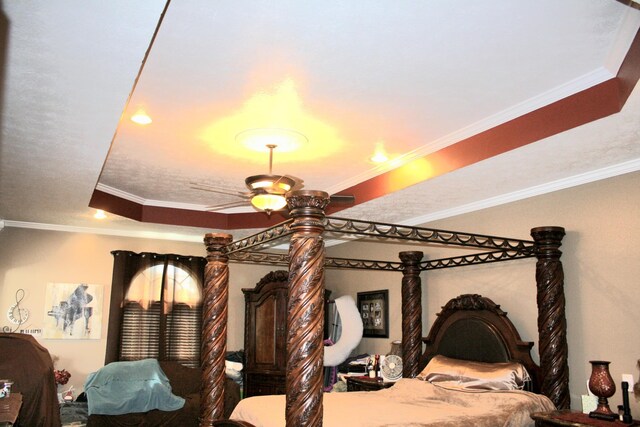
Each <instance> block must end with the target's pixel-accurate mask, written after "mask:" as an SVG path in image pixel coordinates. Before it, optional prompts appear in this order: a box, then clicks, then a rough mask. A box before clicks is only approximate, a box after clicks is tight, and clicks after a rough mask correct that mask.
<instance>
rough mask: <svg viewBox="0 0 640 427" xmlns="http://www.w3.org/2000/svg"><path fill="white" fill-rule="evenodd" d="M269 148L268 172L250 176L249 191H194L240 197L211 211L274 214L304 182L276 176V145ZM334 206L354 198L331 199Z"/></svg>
mask: <svg viewBox="0 0 640 427" xmlns="http://www.w3.org/2000/svg"><path fill="white" fill-rule="evenodd" d="M266 147H267V148H268V149H269V173H268V174H261V175H252V176H249V177H247V178H246V179H245V180H244V182H245V185H246V186H247V189H248V190H249V191H247V192H241V191H234V190H227V189H222V188H217V187H214V186H212V185H208V184H201V183H195V182H192V183H191V188H195V189H198V190H204V191H210V192H212V193H218V194H226V195H230V196H236V197H239V198H240V199H241V200H237V201H234V202H228V203H221V204H217V205H212V206H207V208H206V210H207V211H209V212H215V211H220V210H223V209H228V208H233V207H239V206H246V205H251V206H253V207H254V208H256V209H258V210H260V211H264V212H266V213H267V214H270V213H271V212H273V211H278V210H281V209H283V208H284V207H285V206H286V205H287V202H286V199H285V195H286V194H287V192H288V191H290V190H291V189H293V188H296V189H300V188H302V186H303V182H302V180H300V179H297V178H294V177H292V176H289V175H274V174H273V172H272V170H273V150H274V149H275V148H276V147H277V145H276V144H267V146H266ZM330 200H331V203H349V204H353V202H354V201H355V197H354V196H352V195H338V194H334V195H331V196H330Z"/></svg>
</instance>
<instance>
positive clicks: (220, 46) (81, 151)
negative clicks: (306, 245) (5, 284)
mask: <svg viewBox="0 0 640 427" xmlns="http://www.w3.org/2000/svg"><path fill="white" fill-rule="evenodd" d="M165 7H166V9H165ZM3 11H4V15H5V18H6V25H5V41H4V46H5V55H4V67H3V71H4V76H3V83H4V84H3V88H4V90H3V100H4V101H3V105H2V140H0V154H1V156H0V166H1V170H0V195H1V200H0V219H3V220H4V222H5V224H7V225H9V226H26V227H38V228H53V229H60V228H63V229H64V228H66V229H79V227H87V228H88V229H90V230H91V231H96V230H97V231H99V232H107V233H116V234H118V233H120V234H127V233H129V234H132V233H133V234H135V233H138V234H137V235H140V233H147V234H146V235H153V236H158V234H151V233H163V235H164V236H165V237H167V236H168V237H169V238H188V239H191V238H193V239H199V238H201V236H202V233H203V232H205V231H211V230H212V229H217V228H220V229H222V228H226V227H223V226H220V224H223V223H224V221H222V220H218V219H219V218H224V217H225V214H218V215H217V216H215V215H214V214H210V213H204V212H203V209H204V208H205V207H206V206H208V205H212V204H217V203H224V202H228V201H233V200H235V199H234V198H233V197H232V196H224V195H219V194H214V193H209V192H204V191H201V190H196V189H193V188H191V187H192V186H191V185H190V182H194V181H195V182H200V183H206V184H211V185H216V186H223V187H225V188H229V189H232V190H238V191H243V190H244V185H243V181H244V178H245V177H246V176H248V175H255V174H258V173H265V172H267V161H268V155H267V154H266V153H264V152H263V153H255V152H251V151H248V150H245V149H244V148H243V147H242V146H241V145H239V144H238V141H237V140H236V135H237V134H238V133H241V132H242V131H244V130H246V129H251V128H265V127H267V128H285V129H293V130H296V131H298V132H301V133H302V134H304V135H305V136H306V137H307V139H308V142H307V143H306V144H304V145H303V146H302V147H301V148H300V149H298V150H297V151H295V152H292V153H284V152H278V150H277V149H276V153H275V158H274V159H275V162H274V172H275V173H281V174H288V175H292V176H296V177H299V178H301V179H302V180H303V181H304V186H305V188H307V189H318V190H325V191H328V192H330V193H335V192H340V191H346V192H354V194H355V192H357V191H360V193H357V194H358V196H357V197H356V203H357V204H356V205H355V206H354V207H351V208H349V209H346V210H345V211H342V212H340V215H341V216H353V217H357V218H361V219H368V220H375V221H386V222H404V223H411V224H420V223H423V222H426V221H429V220H432V219H435V218H438V217H442V216H446V215H451V214H455V213H459V212H464V211H468V210H473V209H478V208H481V207H485V206H490V205H492V204H498V203H503V202H505V201H509V200H516V199H518V198H522V197H528V196H531V195H535V194H540V193H542V192H545V191H553V190H555V189H559V188H565V187H568V186H572V185H577V184H580V183H583V182H588V181H590V180H597V179H602V178H605V177H608V176H612V175H615V174H618V173H624V172H629V171H633V170H637V169H638V168H639V163H640V144H639V143H638V141H639V135H638V133H639V132H640V122H639V119H638V117H640V114H639V113H640V93H639V92H638V90H637V89H636V90H635V91H634V92H633V93H632V94H631V96H630V97H629V100H628V101H627V102H626V104H624V106H623V108H622V109H621V111H620V112H619V113H617V114H614V115H611V116H608V117H605V118H600V117H604V116H607V115H608V114H611V113H612V112H615V111H612V112H609V111H608V110H607V111H605V110H603V111H605V112H599V113H597V114H596V113H594V114H593V117H592V118H589V117H588V116H589V114H587V113H585V114H584V116H585V118H583V119H581V121H580V122H579V123H575V124H572V123H570V122H571V117H574V116H577V115H578V114H574V111H573V110H574V108H577V109H580V108H582V107H583V106H584V103H582V104H581V103H578V104H579V105H577V106H573V105H572V104H571V103H564V104H561V107H559V108H561V110H560V111H562V115H563V118H562V122H563V123H564V124H563V125H562V126H561V125H558V124H555V125H554V126H555V128H553V130H551V131H549V135H552V134H554V133H557V134H556V135H553V136H549V137H548V135H546V134H545V133H544V132H541V135H542V137H540V138H532V139H531V140H527V141H523V142H517V143H513V147H511V146H509V143H510V141H503V140H500V141H498V140H497V139H496V140H489V142H482V144H481V143H474V144H475V145H474V147H475V148H474V149H475V150H476V151H478V152H484V151H486V152H487V154H479V155H478V157H477V159H478V160H474V161H470V162H466V163H465V162H462V161H459V160H458V159H454V158H447V159H446V163H448V165H447V166H446V167H444V166H439V167H435V166H433V165H431V166H432V167H433V169H434V170H435V169H437V170H442V171H441V172H438V173H436V172H433V173H430V172H424V171H420V172H419V173H416V174H415V175H414V176H413V177H409V178H407V179H406V180H401V179H398V178H397V177H398V176H401V175H402V172H401V171H402V167H400V166H402V165H405V166H404V168H405V170H411V168H410V167H411V165H419V164H420V162H427V163H429V162H432V161H433V164H435V160H432V159H434V156H435V155H437V154H438V153H440V152H441V151H442V150H444V149H446V148H447V147H449V148H452V147H454V148H455V147H456V145H457V146H458V147H462V145H461V143H462V142H465V141H467V140H469V139H473V138H475V137H477V136H478V135H481V134H482V133H483V132H491V131H492V130H495V129H504V128H508V127H509V124H510V123H513V122H514V121H515V122H516V123H518V126H520V128H518V127H515V128H514V129H511V130H510V131H509V132H510V133H508V135H510V136H509V137H505V136H503V137H502V138H503V139H505V138H506V139H509V138H514V139H517V138H519V137H520V134H522V135H524V134H525V133H526V132H524V130H523V131H522V132H519V129H521V128H522V129H524V127H525V126H526V127H527V128H528V129H530V128H534V129H535V128H545V126H547V125H548V123H547V122H549V121H552V120H543V121H542V122H541V123H536V122H535V120H539V119H537V118H536V117H538V116H536V114H537V113H538V112H539V111H542V110H544V109H547V110H546V111H552V110H549V109H548V107H549V106H550V105H553V104H554V103H561V102H565V101H566V100H567V99H570V97H571V96H577V95H576V94H580V93H583V92H585V91H591V92H590V93H591V98H588V99H589V100H590V102H592V103H593V104H594V106H593V107H590V108H591V109H585V111H587V112H590V111H593V110H597V109H598V108H599V107H598V106H599V105H604V104H607V102H605V101H604V100H603V101H602V102H598V101H599V98H598V97H599V96H600V95H598V94H599V93H600V92H596V91H593V90H592V88H594V87H598V85H604V84H606V83H607V82H608V81H610V80H611V79H616V76H618V77H619V78H620V76H619V75H618V74H619V70H620V69H621V65H623V60H624V59H625V57H626V58H629V57H630V56H632V53H633V52H629V49H630V46H632V45H631V43H632V41H633V39H634V37H635V36H636V33H637V32H638V28H639V27H640V11H638V10H636V9H632V8H630V7H627V6H625V5H623V4H621V3H619V2H616V1H614V0H589V1H585V0H566V1H563V2H557V1H551V0H544V1H537V2H510V1H507V0H503V1H497V0H496V1H482V2H472V3H471V4H465V5H464V7H461V6H460V5H454V4H453V3H451V2H447V1H437V2H428V3H416V2H400V3H398V2H393V3H392V2H387V1H376V2H367V3H361V2H348V3H347V4H345V2H332V1H323V2H315V1H313V2H294V1H279V2H275V3H274V2H259V1H246V2H242V1H241V2H237V1H236V2H228V1H223V2H216V3H215V7H213V5H212V4H211V2H207V1H204V0H201V1H196V0H192V1H180V2H178V1H174V2H171V3H169V4H165V2H164V1H156V2H153V1H150V2H130V1H124V0H123V1H110V2H104V4H96V3H94V2H92V3H90V4H87V3H86V2H84V1H81V0H77V1H68V0H64V1H63V0H55V1H51V2H38V1H21V2H10V3H6V2H5V3H3ZM154 35H155V37H154ZM638 49H639V48H636V50H638ZM635 56H636V57H640V54H638V53H636V54H635ZM635 79H637V76H636V77H635ZM620 80H621V81H623V80H624V79H622V78H620ZM624 82H626V80H624ZM633 83H635V81H634V82H633ZM625 84H626V86H627V87H632V86H633V84H629V83H628V82H626V83H625ZM621 86H624V85H621ZM580 99H583V98H580ZM140 108H144V109H145V110H146V111H147V112H148V113H149V114H150V115H151V116H152V118H153V123H152V124H151V125H148V126H146V127H140V126H138V125H135V124H133V123H132V122H131V121H129V117H130V116H131V115H132V114H133V113H134V112H135V111H137V110H138V109H140ZM584 108H586V107H584ZM564 116H567V117H569V119H566V118H565V117H564ZM523 117H524V118H526V120H525V119H522V118H523ZM519 118H520V119H522V120H521V121H520V122H518V120H520V119H519ZM593 119H599V120H596V121H592V122H591V120H593ZM519 123H523V125H520V124H519ZM583 123H585V124H583ZM578 125H579V127H577V128H573V127H574V126H578ZM572 128H573V129H572ZM550 129H551V128H550ZM558 132H559V133H558ZM489 135H494V134H489ZM380 143H382V144H383V145H384V147H385V149H386V150H387V152H388V153H389V154H390V155H391V156H392V160H393V161H392V162H389V163H388V164H385V165H381V166H375V165H373V164H372V163H371V162H370V161H369V160H368V159H369V157H370V156H371V154H373V150H374V148H375V146H376V144H380ZM483 144H484V145H483ZM493 144H495V145H496V146H497V145H500V148H495V147H492V145H493ZM511 148H516V149H515V150H511ZM476 161H477V162H476ZM441 163H442V161H441ZM399 167H400V168H399ZM399 171H400V172H399ZM385 177H386V178H385ZM385 180H386V181H385ZM382 181H385V182H390V181H393V184H392V185H391V184H389V185H388V186H384V188H381V185H380V184H379V183H380V182H382ZM365 187H366V188H365ZM96 188H97V192H98V193H96V191H94V190H95V189H96ZM363 188H365V190H363ZM102 193H104V194H106V195H108V196H109V197H111V199H110V202H109V203H113V204H114V206H113V208H112V209H111V211H112V212H115V213H119V214H120V215H110V216H109V218H108V219H107V220H106V221H102V222H99V223H98V222H96V221H95V220H94V219H93V218H92V217H91V215H92V213H93V210H92V209H90V208H89V204H90V200H91V198H92V196H93V197H94V202H92V203H91V204H92V205H93V206H95V207H98V206H97V205H99V204H100V203H99V202H95V197H96V194H102ZM380 195H382V196H380ZM369 199H370V200H369ZM114 200H116V201H118V200H119V201H120V202H123V201H124V202H126V203H129V204H133V205H134V207H135V206H142V207H148V208H149V209H151V208H162V209H176V208H178V209H183V210H184V211H175V210H174V211H171V212H172V215H164V216H163V217H162V218H161V219H159V217H158V216H155V217H154V216H152V215H149V216H146V215H142V217H138V216H136V215H128V214H127V213H126V212H125V211H126V209H125V210H123V209H122V207H120V208H118V207H117V206H116V205H118V203H114ZM105 203H106V202H105ZM109 203H106V204H107V205H109ZM104 207H106V208H107V210H110V206H104ZM134 210H135V209H134ZM243 210H244V211H246V212H253V211H252V210H251V208H245V209H243ZM180 212H184V213H189V212H199V213H200V215H209V216H207V217H204V218H205V219H204V220H200V221H196V222H194V223H192V225H193V224H195V225H198V227H188V226H185V225H186V224H188V223H189V221H188V220H186V219H185V218H188V217H189V216H188V215H186V214H185V215H183V214H181V213H180ZM232 215H237V214H229V215H227V216H228V217H229V218H231V217H232ZM125 216H130V217H131V218H139V219H143V220H144V221H145V222H139V221H135V220H132V219H129V218H126V217H125ZM201 218H202V217H201ZM207 218H212V219H211V226H209V225H208V223H207ZM246 218H248V219H246V220H243V222H242V224H244V225H245V226H244V227H241V229H240V230H234V231H233V234H234V235H235V236H240V235H245V234H247V233H248V232H250V231H249V230H248V228H249V227H260V226H263V225H264V224H265V223H266V221H265V218H266V215H265V214H263V213H251V214H249V216H247V217H246ZM158 222H160V223H164V224H158ZM203 223H204V224H207V225H206V226H203ZM173 224H181V225H180V226H176V225H173Z"/></svg>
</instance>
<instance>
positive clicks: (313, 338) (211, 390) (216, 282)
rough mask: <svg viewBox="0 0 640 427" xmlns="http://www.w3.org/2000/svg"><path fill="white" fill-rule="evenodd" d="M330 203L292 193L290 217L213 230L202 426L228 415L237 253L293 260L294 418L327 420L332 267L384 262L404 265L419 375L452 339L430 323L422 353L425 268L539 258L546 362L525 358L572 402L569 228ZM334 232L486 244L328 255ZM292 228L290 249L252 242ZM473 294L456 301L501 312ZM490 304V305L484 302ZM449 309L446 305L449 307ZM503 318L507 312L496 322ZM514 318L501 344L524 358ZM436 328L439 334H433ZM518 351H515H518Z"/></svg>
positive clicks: (407, 350)
mask: <svg viewBox="0 0 640 427" xmlns="http://www.w3.org/2000/svg"><path fill="white" fill-rule="evenodd" d="M328 202H329V198H328V195H327V194H326V193H324V192H319V191H295V192H291V193H289V194H288V195H287V203H288V206H289V210H290V216H291V219H290V220H288V221H285V222H283V223H281V224H280V225H277V226H275V227H272V228H270V229H268V230H265V231H263V232H261V233H258V234H255V235H253V236H250V237H248V238H245V239H242V240H240V241H237V242H232V237H231V236H230V235H228V234H207V235H206V236H205V245H206V247H207V253H208V256H207V260H208V264H207V266H206V271H205V282H206V283H205V297H204V309H203V314H204V317H203V340H202V341H203V348H202V350H203V351H202V354H203V357H202V362H203V363H202V368H203V395H202V411H201V425H203V426H204V425H207V426H208V425H213V422H214V420H217V419H220V418H222V414H223V392H224V390H223V384H224V355H225V351H226V335H227V309H228V308H227V301H228V281H229V268H228V263H229V262H230V261H237V262H251V263H266V264H271V265H288V267H289V295H288V303H287V304H288V307H287V308H288V314H289V316H288V319H287V375H286V390H287V394H286V408H285V418H286V424H287V425H288V426H320V425H322V420H323V418H322V417H323V392H322V368H323V366H322V357H323V344H322V338H323V336H322V334H323V315H322V311H323V306H324V304H323V294H324V268H352V269H369V270H386V271H399V272H401V273H402V353H403V377H405V378H413V377H415V376H416V375H418V374H419V373H420V371H421V369H422V367H423V366H424V364H426V362H427V361H428V359H429V358H430V355H431V356H432V355H433V354H431V353H429V352H434V351H437V350H434V347H433V346H434V345H436V347H437V346H439V345H443V343H446V342H447V340H445V341H442V339H441V337H439V336H438V334H437V332H434V331H436V329H434V328H432V331H431V333H430V334H429V336H428V337H427V338H426V339H424V342H425V343H426V344H427V351H426V352H425V353H424V354H423V352H422V347H423V337H422V321H421V317H422V303H421V281H420V273H421V272H422V271H426V270H432V269H440V268H451V267H458V266H464V265H475V264H483V263H492V262H502V261H508V260H512V259H520V258H530V257H536V258H537V264H536V283H537V304H538V330H539V353H540V369H539V370H538V369H537V367H536V366H535V364H533V365H529V366H528V365H527V364H532V363H533V362H532V361H531V360H530V357H529V358H528V359H527V360H526V363H525V366H526V367H527V369H528V370H529V369H531V372H532V377H533V379H534V383H535V384H536V385H535V387H538V389H539V390H540V392H541V393H542V394H543V395H545V396H547V397H549V399H551V401H552V402H553V404H555V406H557V407H558V408H568V407H569V391H568V364H567V341H566V321H565V313H564V310H565V307H564V306H565V300H564V290H563V280H564V278H563V271H562V264H561V262H560V255H561V252H560V251H559V249H558V248H559V247H560V245H561V241H562V237H563V236H564V230H563V229H562V228H561V227H538V228H534V229H532V230H531V235H532V237H533V241H527V240H519V239H510V238H503V237H495V236H486V235H478V234H470V233H459V232H452V231H444V230H434V229H428V228H419V227H408V226H400V225H393V224H382V223H375V222H366V221H356V220H350V219H343V218H331V217H325V215H324V209H325V207H326V206H327V204H328ZM332 234H348V235H352V236H357V237H359V238H367V237H372V238H375V239H378V240H379V239H392V240H401V241H402V240H404V241H411V242H423V243H429V244H440V245H452V246H458V247H465V248H475V249H477V250H479V252H478V253H474V254H471V255H464V256H459V257H451V258H443V259H438V260H427V261H422V257H423V253H422V252H420V251H407V252H401V253H400V262H394V261H372V260H362V259H345V258H328V257H326V256H325V249H324V241H323V235H329V236H330V235H332ZM286 236H290V246H289V252H288V254H277V253H265V252H257V251H254V250H253V249H256V248H259V247H262V246H266V245H269V244H272V243H273V242H274V241H276V240H277V239H280V238H283V237H286ZM466 301H467V303H464V304H462V303H460V302H457V303H453V304H454V305H455V304H457V305H460V304H462V305H463V306H465V304H466V305H469V304H470V306H471V309H472V310H477V309H478V307H477V306H482V307H484V308H482V310H480V311H482V312H483V313H484V312H487V313H488V312H491V313H494V314H496V313H497V314H496V315H497V316H498V317H500V315H499V313H500V310H499V306H495V304H493V303H492V302H491V303H487V302H486V301H485V302H483V303H479V302H478V301H484V300H482V299H477V298H475V297H474V298H471V299H469V298H466ZM469 301H471V303H469ZM489 301H490V300H489ZM487 307H490V309H489V310H486V308H487ZM480 311H478V312H480ZM448 312H449V311H448V310H443V313H448ZM441 314H442V313H441ZM505 314H506V313H505ZM445 317H447V316H445ZM472 317H474V316H472ZM475 317H477V316H475ZM447 318H448V317H447ZM441 319H443V317H440V316H439V318H438V320H437V321H436V323H435V324H434V327H435V326H437V324H438V322H440V323H442V322H445V321H444V320H441ZM507 321H508V319H507ZM500 322H501V321H500V320H499V321H498V323H500ZM481 323H482V321H479V322H478V321H477V319H476V324H481ZM508 324H510V322H508ZM508 324H505V325H506V326H504V328H503V329H504V331H510V332H508V334H510V335H509V336H510V338H508V340H507V341H509V344H507V345H504V346H503V347H504V350H503V351H502V352H503V353H505V355H506V357H507V358H508V359H510V360H511V359H514V357H515V358H519V359H526V357H524V356H523V354H524V353H523V352H522V347H523V346H524V347H528V348H529V349H530V346H531V344H530V343H522V342H521V341H520V337H519V335H517V332H515V328H513V327H512V325H511V326H508ZM494 329H495V327H494V326H493V325H490V326H489V330H494ZM511 329H513V330H512V331H511ZM514 332H515V334H514ZM432 334H435V335H433V336H432ZM501 340H503V339H502V338H500V339H497V341H501ZM445 347H446V345H445ZM515 347H518V348H515ZM464 351H466V350H464ZM464 351H463V352H464ZM471 351H475V350H471ZM512 351H517V353H514V354H512ZM498 353H500V351H498ZM455 354H456V353H455V352H454V353H452V355H453V356H455ZM516 355H520V356H516ZM473 360H480V359H478V358H476V359H473ZM489 361H492V360H489ZM521 361H522V362H525V361H524V360H521ZM394 387H395V386H394ZM392 389H393V388H392ZM392 389H389V390H392ZM375 393H379V392H375ZM220 425H222V424H220Z"/></svg>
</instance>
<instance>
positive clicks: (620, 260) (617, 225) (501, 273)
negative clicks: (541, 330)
mask: <svg viewBox="0 0 640 427" xmlns="http://www.w3.org/2000/svg"><path fill="white" fill-rule="evenodd" d="M546 225H559V226H562V227H564V228H565V229H566V232H567V235H566V237H565V238H564V240H563V245H562V248H561V249H562V250H563V252H564V254H563V256H562V261H563V264H564V271H565V293H566V301H567V303H566V310H567V324H568V326H567V329H568V342H569V367H570V389H571V398H572V407H573V408H578V409H579V408H580V407H581V406H580V395H581V394H584V393H585V392H586V381H587V379H588V376H589V374H590V365H589V360H595V359H602V360H610V361H611V362H612V363H611V372H612V375H613V377H614V379H615V380H616V382H617V383H618V389H619V388H620V387H619V384H620V381H621V374H622V373H632V374H633V375H634V378H635V380H636V381H637V380H638V368H637V367H636V363H637V361H638V359H640V345H639V344H640V327H639V325H640V309H639V305H638V304H639V303H640V283H639V282H638V281H639V280H640V255H639V251H638V250H637V245H638V242H640V173H638V172H636V173H632V174H627V175H623V176H619V177H616V178H611V179H607V180H603V181H599V182H595V183H591V184H586V185H582V186H579V187H575V188H572V189H567V190H563V191H558V192H554V193H550V194H547V195H543V196H538V197H534V198H530V199H526V200H522V201H518V202H514V203H510V204H507V205H503V206H498V207H494V208H491V209H485V210H483V211H478V212H474V213H470V214H466V215H460V216H457V217H453V218H449V219H446V220H441V221H437V222H433V223H430V224H428V225H426V226H428V227H433V228H442V229H450V230H456V231H468V232H473V233H483V234H493V235H498V236H505V237H513V238H521V239H530V235H529V233H530V229H531V228H532V227H536V226H546ZM416 249H417V248H415V247H413V248H411V247H398V246H395V245H389V246H386V247H382V245H376V246H375V247H372V246H371V245H362V244H358V243H350V244H345V245H340V246H337V247H333V248H329V253H330V254H331V255H334V256H339V255H343V256H345V255H348V254H351V256H353V254H354V253H357V255H358V257H361V258H362V257H365V258H369V257H372V258H374V259H383V260H384V259H389V260H397V259H398V258H397V252H398V250H416ZM384 251H386V253H384ZM424 252H425V254H426V255H425V256H426V257H428V258H438V257H439V256H438V253H437V252H435V251H434V250H432V249H429V248H427V249H424ZM421 279H422V283H423V296H422V298H423V309H424V313H423V316H424V317H425V318H426V323H425V325H426V326H425V327H424V328H425V331H424V334H426V332H427V331H428V326H429V325H431V323H433V320H434V319H435V316H436V313H437V312H438V311H439V309H440V307H441V306H442V305H443V304H444V303H446V301H448V300H449V299H450V298H453V297H455V296H457V295H459V294H462V293H478V294H481V295H484V296H488V297H490V298H492V299H493V300H494V301H495V302H496V303H497V304H500V305H501V306H502V309H503V310H505V311H507V312H508V313H509V317H510V318H511V319H512V321H513V322H514V324H515V326H516V327H517V328H518V330H519V331H520V334H521V336H522V338H523V339H524V340H527V341H536V345H535V346H534V352H535V353H536V355H535V358H536V359H537V351H538V349H537V323H536V322H537V320H536V315H537V307H536V300H535V260H533V259H528V260H519V261H512V262H508V263H498V264H488V265H485V266H476V267H462V268H454V269H445V270H438V271H431V272H426V273H423V274H422V275H421ZM400 283H401V275H400V273H388V272H380V273H366V274H362V273H359V272H345V271H335V270H333V271H328V272H327V286H331V287H333V288H334V289H335V292H334V295H335V296H339V295H342V294H345V293H348V294H351V295H352V296H353V297H354V299H355V298H356V293H357V292H359V291H363V290H376V289H389V292H390V300H391V301H390V304H391V309H392V312H393V313H392V314H391V316H390V317H391V329H390V339H389V340H383V339H375V338H368V339H363V340H362V343H361V345H360V346H359V347H358V349H357V350H358V351H360V352H380V353H386V352H387V351H388V349H389V341H390V340H391V339H400V336H401V325H400ZM631 400H632V402H633V403H632V405H633V406H632V410H633V411H632V412H633V413H634V414H635V415H636V416H637V415H638V414H640V405H639V404H638V401H637V400H635V399H633V397H632V399H631ZM610 401H611V403H612V406H613V407H614V408H615V406H617V405H618V404H620V403H622V397H621V394H620V393H619V391H618V392H617V393H616V395H615V396H614V397H613V398H612V399H611V400H610Z"/></svg>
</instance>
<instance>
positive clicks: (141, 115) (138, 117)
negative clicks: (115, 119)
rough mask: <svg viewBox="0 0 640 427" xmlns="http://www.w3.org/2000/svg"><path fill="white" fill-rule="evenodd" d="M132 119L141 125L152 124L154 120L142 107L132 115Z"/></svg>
mask: <svg viewBox="0 0 640 427" xmlns="http://www.w3.org/2000/svg"><path fill="white" fill-rule="evenodd" d="M131 121H132V122H134V123H137V124H139V125H142V126H145V125H148V124H151V123H152V122H153V120H151V117H149V115H148V114H147V113H146V112H145V111H144V110H143V109H142V108H140V109H138V111H136V112H135V114H134V115H133V116H131Z"/></svg>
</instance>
